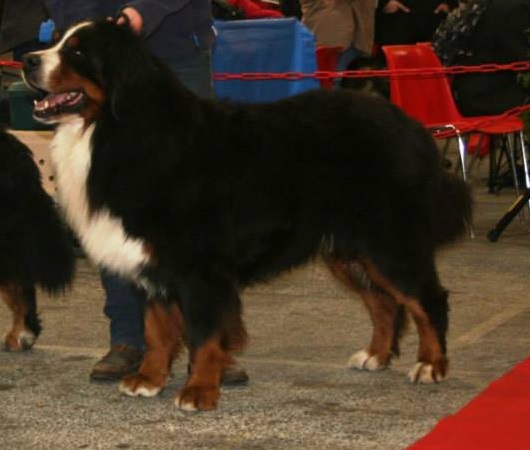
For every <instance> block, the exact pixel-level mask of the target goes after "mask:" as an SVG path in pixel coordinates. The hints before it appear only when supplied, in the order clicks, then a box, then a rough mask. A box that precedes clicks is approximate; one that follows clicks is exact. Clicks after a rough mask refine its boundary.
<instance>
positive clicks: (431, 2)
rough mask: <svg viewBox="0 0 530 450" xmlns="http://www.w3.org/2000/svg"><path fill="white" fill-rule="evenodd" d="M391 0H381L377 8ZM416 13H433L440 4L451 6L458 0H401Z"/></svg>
mask: <svg viewBox="0 0 530 450" xmlns="http://www.w3.org/2000/svg"><path fill="white" fill-rule="evenodd" d="M389 1H390V0H379V3H378V6H377V9H378V10H382V9H383V8H384V7H385V6H386V4H387V3H388V2H389ZM399 1H400V2H401V3H403V5H405V6H406V7H407V8H409V9H410V10H411V13H414V14H432V13H433V12H434V10H435V9H436V8H437V6H438V5H440V4H441V3H446V4H447V6H449V7H450V8H455V7H457V6H458V0H399Z"/></svg>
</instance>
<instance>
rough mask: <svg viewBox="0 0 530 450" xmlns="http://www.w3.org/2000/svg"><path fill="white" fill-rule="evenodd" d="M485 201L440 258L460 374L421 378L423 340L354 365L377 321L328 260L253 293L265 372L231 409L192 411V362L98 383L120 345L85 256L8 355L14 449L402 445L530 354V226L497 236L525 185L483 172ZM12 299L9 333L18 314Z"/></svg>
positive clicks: (7, 400)
mask: <svg viewBox="0 0 530 450" xmlns="http://www.w3.org/2000/svg"><path fill="white" fill-rule="evenodd" d="M473 185H474V187H475V198H476V202H477V209H476V215H475V230H476V233H477V237H476V238H475V239H474V240H471V239H470V238H466V239H464V241H463V242H462V243H461V244H459V245H457V246H455V247H452V248H450V249H446V250H444V251H443V252H442V253H440V255H439V270H440V275H441V278H442V281H443V283H444V284H445V286H446V287H447V288H448V289H450V291H451V292H452V295H451V298H450V302H451V308H452V310H451V325H450V333H449V340H448V344H449V352H450V353H449V355H450V358H451V372H450V378H449V380H448V381H447V382H445V383H442V384H438V385H433V386H416V385H411V384H410V383H409V382H408V380H407V378H406V374H407V371H408V369H409V368H411V367H412V366H413V364H414V356H415V352H416V342H417V340H416V337H415V335H414V333H410V334H409V335H408V336H407V337H406V338H405V340H404V343H403V356H402V357H401V359H400V360H398V361H396V362H395V363H394V365H393V367H392V368H391V369H390V370H385V371H381V372H378V373H363V372H358V371H350V370H348V369H346V368H345V363H346V361H347V359H348V357H349V356H350V354H351V353H352V352H353V351H356V350H359V349H361V348H363V347H364V345H365V344H366V343H367V341H368V339H369V336H370V330H371V326H370V323H369V320H368V316H367V314H366V312H365V311H364V309H363V307H362V305H361V304H360V302H358V301H356V300H354V299H351V298H349V296H348V295H347V293H346V292H345V291H343V290H342V288H341V287H339V286H337V284H336V283H335V281H334V280H333V279H332V278H331V277H330V276H329V275H328V273H327V272H326V270H325V269H324V268H323V267H322V266H321V265H319V264H316V265H313V266H309V267H306V268H304V269H300V270H297V271H295V272H293V273H291V274H289V275H286V276H283V277H281V278H280V279H277V280H276V281H275V282H273V283H271V284H269V285H266V286H261V287H257V288H254V289H251V290H249V291H248V292H246V293H245V295H244V299H245V307H246V311H245V317H246V322H247V326H248V330H249V332H250V335H251V342H250V344H249V346H248V350H247V352H246V353H245V355H244V357H242V358H241V361H242V362H243V364H244V366H245V367H246V368H247V370H248V372H249V374H250V377H251V382H250V384H249V385H248V386H247V387H240V388H224V389H223V392H222V398H221V402H220V405H219V408H218V410H216V411H215V412H207V413H193V414H189V413H183V412H181V411H179V410H177V409H176V408H175V407H174V406H173V397H174V395H175V393H176V392H177V390H178V388H179V387H180V386H181V385H182V383H183V382H184V372H185V371H184V359H185V358H182V360H181V361H179V363H178V364H176V365H175V367H174V377H173V378H172V380H171V382H170V384H169V386H168V387H167V389H166V390H165V391H164V392H163V393H162V395H161V396H159V397H157V398H149V399H145V398H144V399H134V398H128V397H124V396H122V395H121V394H120V393H119V392H118V390H117V387H116V385H114V384H90V383H89V381H88V373H89V371H90V369H91V367H92V365H93V364H94V363H95V362H96V361H97V359H98V358H99V357H100V356H102V355H103V354H104V353H105V352H106V349H107V340H108V336H107V327H108V323H107V321H106V319H105V317H104V316H103V313H102V305H103V292H102V289H101V286H100V283H99V280H98V276H97V271H96V270H95V269H94V267H93V266H91V265H90V264H89V263H88V262H86V261H85V260H81V261H80V264H79V266H80V267H79V273H78V275H77V279H76V282H75V285H74V287H73V289H72V291H71V292H70V293H68V295H66V296H65V297H61V298H54V299H52V298H47V297H46V296H42V297H41V299H40V311H41V315H42V318H43V321H44V326H45V329H44V332H43V335H42V337H41V339H40V340H39V341H38V343H37V345H36V347H35V349H34V350H33V351H31V352H26V353H22V354H15V353H5V352H2V353H0V404H1V405H2V408H1V409H0V430H1V431H0V448H1V449H6V450H7V449H9V450H15V449H24V450H29V449H53V450H57V449H150V450H155V449H188V450H189V449H201V450H202V449H204V450H206V449H231V450H235V449H251V450H258V449H267V450H269V449H289V450H292V449H315V450H317V449H318V450H327V449H329V450H339V449H359V450H365V449H402V448H405V447H407V446H408V445H409V444H411V443H413V442H414V441H415V440H417V439H418V438H419V437H421V436H422V435H424V434H425V433H427V432H428V431H429V430H430V429H431V428H432V427H433V426H434V425H435V424H436V423H437V421H438V420H439V419H440V418H442V417H444V416H446V415H448V414H452V413H454V412H456V411H457V410H458V409H459V408H460V407H462V406H463V405H464V404H466V403H467V402H468V401H469V400H470V399H472V398H473V397H474V396H476V395H477V394H478V393H479V392H480V391H481V390H483V389H484V388H485V387H486V386H487V385H488V384H489V383H490V382H491V381H493V380H494V379H496V378H498V377H499V376H501V375H502V374H503V373H505V372H506V371H507V370H509V369H510V368H511V367H512V366H513V365H514V364H516V363H517V362H518V361H521V360H523V359H525V358H526V357H527V356H528V355H529V344H530V332H529V331H528V330H529V327H528V324H529V323H530V293H529V292H528V288H529V283H528V281H527V279H528V275H527V273H528V269H529V268H530V232H529V231H528V229H527V227H526V225H525V224H523V223H521V222H519V221H518V220H516V221H514V222H513V223H512V225H511V226H510V227H509V228H508V229H507V230H506V231H505V233H504V234H503V235H502V236H501V239H500V240H499V242H497V243H494V244H493V243H490V242H489V241H488V240H487V239H486V237H485V235H486V232H487V231H488V230H489V229H490V228H491V227H492V226H493V225H494V224H495V223H496V221H497V219H498V218H499V217H500V216H501V215H502V213H503V212H504V210H505V208H506V207H507V206H508V205H509V204H510V203H511V202H512V201H513V199H514V192H513V190H512V189H509V188H505V189H503V190H502V191H501V192H500V194H499V195H497V196H496V195H491V194H487V193H486V187H485V186H486V181H485V179H484V177H483V176H482V175H480V170H479V172H477V173H476V174H475V178H474V180H473ZM9 320H10V318H9V315H8V314H7V309H6V308H4V307H3V305H1V306H0V330H2V329H7V327H8V324H9Z"/></svg>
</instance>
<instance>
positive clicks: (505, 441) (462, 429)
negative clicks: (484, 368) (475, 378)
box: [409, 358, 530, 450]
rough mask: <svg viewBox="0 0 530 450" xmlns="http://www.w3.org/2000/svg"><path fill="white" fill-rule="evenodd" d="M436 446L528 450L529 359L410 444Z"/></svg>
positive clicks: (426, 449) (419, 448)
mask: <svg viewBox="0 0 530 450" xmlns="http://www.w3.org/2000/svg"><path fill="white" fill-rule="evenodd" d="M435 449H436V450H438V449H440V450H441V449H444V450H473V449H477V450H479V449H480V450H493V449H494V450H523V449H524V450H529V449H530V358H528V359H526V360H525V361H523V362H522V363H520V364H519V365H517V366H515V368H513V369H512V370H511V371H510V372H508V373H507V374H506V375H504V376H503V377H502V378H500V379H498V380H496V381H494V382H493V383H491V384H490V385H489V386H488V387H487V388H486V390H485V391H483V392H482V393H481V394H479V395H478V397H476V398H474V399H473V400H472V401H471V402H470V403H468V404H467V405H466V406H464V407H463V408H462V409H461V410H460V411H458V412H457V413H456V414H454V415H452V416H449V417H447V418H445V419H443V420H441V421H440V422H439V423H438V425H436V427H435V428H434V430H433V431H431V432H430V433H429V434H428V435H427V436H425V437H423V438H422V439H420V440H419V441H417V442H416V443H415V444H413V445H412V446H410V447H409V450H435Z"/></svg>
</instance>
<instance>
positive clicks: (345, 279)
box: [326, 259, 406, 371]
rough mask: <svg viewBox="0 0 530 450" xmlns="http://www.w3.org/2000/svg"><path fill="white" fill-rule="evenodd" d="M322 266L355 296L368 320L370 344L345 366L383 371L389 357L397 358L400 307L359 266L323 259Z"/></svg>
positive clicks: (403, 318) (402, 318)
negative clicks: (369, 320) (367, 313)
mask: <svg viewBox="0 0 530 450" xmlns="http://www.w3.org/2000/svg"><path fill="white" fill-rule="evenodd" d="M326 263H327V265H328V267H329V269H330V271H331V273H332V274H333V275H334V276H335V277H336V278H337V279H338V280H339V281H341V282H342V283H343V284H344V285H345V286H346V287H347V288H349V289H351V290H352V291H354V292H356V293H357V294H359V296H360V297H361V299H362V300H363V302H364V305H365V306H366V308H367V309H368V312H369V314H370V318H371V320H372V325H373V334H372V340H371V342H370V344H369V345H368V347H367V348H366V349H363V350H360V351H358V352H356V353H354V354H353V355H352V356H351V358H350V360H349V361H348V367H351V368H355V369H361V370H370V371H374V370H379V369H384V368H385V367H387V366H388V365H389V364H390V361H391V359H392V357H393V356H399V339H400V337H401V336H402V334H403V330H404V327H405V324H406V315H405V312H404V308H403V306H401V305H398V303H397V302H396V301H395V299H394V298H392V297H391V296H390V295H388V294H387V293H386V292H385V291H383V290H381V289H380V288H379V287H378V286H377V285H376V284H374V283H373V282H372V280H371V279H370V278H369V277H368V275H367V273H366V272H365V270H364V269H363V267H362V265H360V264H359V263H356V262H351V261H339V260H335V259H327V260H326Z"/></svg>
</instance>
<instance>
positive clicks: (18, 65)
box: [0, 61, 22, 69]
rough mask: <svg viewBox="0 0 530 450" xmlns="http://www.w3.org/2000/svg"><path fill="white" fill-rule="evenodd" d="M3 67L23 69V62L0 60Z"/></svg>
mask: <svg viewBox="0 0 530 450" xmlns="http://www.w3.org/2000/svg"><path fill="white" fill-rule="evenodd" d="M1 67H12V68H13V69H22V63H21V62H18V61H0V68H1Z"/></svg>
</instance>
